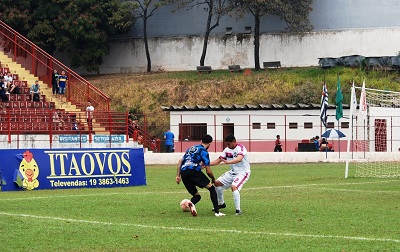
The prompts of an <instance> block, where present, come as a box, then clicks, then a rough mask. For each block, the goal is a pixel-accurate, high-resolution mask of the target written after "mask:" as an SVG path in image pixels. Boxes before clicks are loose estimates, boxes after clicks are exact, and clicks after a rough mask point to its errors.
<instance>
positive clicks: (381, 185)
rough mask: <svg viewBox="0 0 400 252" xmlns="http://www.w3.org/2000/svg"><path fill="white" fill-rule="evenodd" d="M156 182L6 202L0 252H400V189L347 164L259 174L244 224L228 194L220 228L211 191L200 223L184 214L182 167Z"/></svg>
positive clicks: (11, 196) (3, 196)
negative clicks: (178, 174) (178, 176)
mask: <svg viewBox="0 0 400 252" xmlns="http://www.w3.org/2000/svg"><path fill="white" fill-rule="evenodd" d="M225 169H227V166H223V165H221V166H217V167H215V168H214V173H215V174H216V175H220V174H222V173H223V172H224V171H225ZM351 171H352V170H351ZM146 173H147V186H141V187H125V188H112V189H79V190H76V189H69V190H68V189H67V190H42V191H40V190H38V191H24V192H0V241H1V242H0V250H1V251H235V252H236V251H399V247H400V231H399V230H400V229H399V227H400V220H399V216H400V204H399V203H400V197H399V196H400V183H399V182H400V179H367V178H349V179H344V178H343V177H344V164H330V163H324V164H257V165H252V173H251V177H250V179H249V181H248V183H247V184H245V186H244V188H243V190H242V191H241V203H242V210H243V212H244V214H243V215H241V216H236V215H235V214H234V204H233V199H232V194H231V192H230V191H226V192H225V199H226V204H227V208H226V209H224V211H223V212H224V213H226V214H227V215H226V216H224V217H219V218H217V217H215V216H214V215H213V213H212V211H211V208H212V204H211V202H210V200H209V194H208V191H207V190H203V189H201V190H200V192H201V194H202V200H201V201H200V202H199V203H198V204H197V205H196V207H197V210H198V213H199V215H198V216H197V217H192V216H191V215H190V213H184V212H182V211H181V210H180V208H179V202H180V201H181V200H182V199H184V198H189V195H188V193H187V192H186V190H185V188H184V186H183V185H182V184H181V185H177V184H176V183H175V182H174V175H175V166H147V167H146ZM350 175H351V174H350Z"/></svg>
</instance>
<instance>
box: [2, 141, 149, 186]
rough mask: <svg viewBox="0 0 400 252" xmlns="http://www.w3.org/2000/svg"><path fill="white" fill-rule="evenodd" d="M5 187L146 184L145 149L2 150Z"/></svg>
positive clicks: (3, 184) (3, 183) (3, 182)
mask: <svg viewBox="0 0 400 252" xmlns="http://www.w3.org/2000/svg"><path fill="white" fill-rule="evenodd" d="M0 160H1V162H0V184H1V190H2V191H16V190H39V189H66V188H89V187H117V186H140V185H146V172H145V167H144V154H143V149H130V148H115V149H112V148H107V149H18V150H11V149H10V150H0Z"/></svg>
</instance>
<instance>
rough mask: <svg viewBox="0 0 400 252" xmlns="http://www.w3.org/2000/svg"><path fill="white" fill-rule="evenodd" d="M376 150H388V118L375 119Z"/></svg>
mask: <svg viewBox="0 0 400 252" xmlns="http://www.w3.org/2000/svg"><path fill="white" fill-rule="evenodd" d="M375 151H376V152H386V151H387V129H386V119H375Z"/></svg>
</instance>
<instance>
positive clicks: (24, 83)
mask: <svg viewBox="0 0 400 252" xmlns="http://www.w3.org/2000/svg"><path fill="white" fill-rule="evenodd" d="M21 87H24V88H26V87H28V82H27V81H24V80H23V81H21Z"/></svg>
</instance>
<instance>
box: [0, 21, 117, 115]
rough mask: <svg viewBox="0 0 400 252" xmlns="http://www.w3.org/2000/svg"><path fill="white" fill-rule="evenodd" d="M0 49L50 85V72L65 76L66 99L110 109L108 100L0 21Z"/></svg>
mask: <svg viewBox="0 0 400 252" xmlns="http://www.w3.org/2000/svg"><path fill="white" fill-rule="evenodd" d="M0 48H2V49H3V51H4V53H5V54H6V55H8V56H9V57H11V58H12V59H13V61H14V62H17V63H19V64H21V65H22V67H24V68H25V69H27V70H29V71H30V73H31V74H33V75H35V76H36V77H37V78H38V79H39V80H41V81H43V82H44V83H47V84H51V76H52V72H53V70H54V69H55V70H57V71H58V73H61V71H65V73H66V75H67V76H68V88H67V93H66V95H67V100H68V101H70V102H71V103H73V104H75V105H77V106H78V107H80V108H84V107H85V105H86V102H87V101H88V100H90V101H91V102H92V104H93V106H95V107H96V108H97V109H99V110H102V111H109V110H110V98H109V97H107V96H106V95H105V94H104V93H102V92H101V91H100V90H99V89H98V88H96V87H95V86H93V85H92V84H90V83H89V82H88V81H86V80H85V79H84V78H82V77H81V76H80V75H78V74H77V73H75V72H74V71H72V70H71V69H69V68H68V67H67V66H65V65H64V64H62V63H61V62H60V61H58V60H57V59H55V58H53V57H52V56H51V55H49V54H48V53H46V52H45V51H44V50H42V49H40V48H39V47H37V46H36V45H35V44H33V43H32V42H31V41H29V40H28V39H27V38H25V37H23V36H22V35H21V34H19V33H18V32H16V31H15V30H13V29H12V28H11V27H10V26H8V25H7V24H5V23H4V22H3V21H1V20H0Z"/></svg>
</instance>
